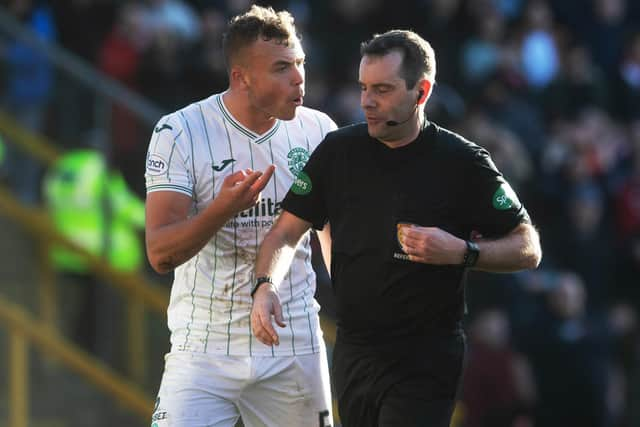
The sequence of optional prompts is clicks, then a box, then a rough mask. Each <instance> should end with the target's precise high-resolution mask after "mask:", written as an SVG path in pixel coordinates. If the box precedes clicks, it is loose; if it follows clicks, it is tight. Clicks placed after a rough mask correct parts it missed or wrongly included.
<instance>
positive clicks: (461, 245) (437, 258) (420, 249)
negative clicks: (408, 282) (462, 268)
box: [399, 225, 466, 265]
mask: <svg viewBox="0 0 640 427" xmlns="http://www.w3.org/2000/svg"><path fill="white" fill-rule="evenodd" d="M399 237H400V244H401V245H402V250H403V251H404V252H405V253H406V254H407V255H409V259H410V260H411V261H414V262H422V263H425V264H436V265H451V264H454V265H456V264H461V263H462V259H463V257H464V253H465V250H466V243H465V241H464V240H462V239H460V238H458V237H456V236H454V235H453V234H450V233H447V232H446V231H444V230H442V229H440V228H438V227H420V226H417V225H412V226H408V227H402V229H401V230H400V232H399Z"/></svg>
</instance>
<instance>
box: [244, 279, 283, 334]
mask: <svg viewBox="0 0 640 427" xmlns="http://www.w3.org/2000/svg"><path fill="white" fill-rule="evenodd" d="M271 316H273V319H274V320H275V322H276V324H277V325H278V326H280V327H281V328H284V327H285V326H286V325H285V323H284V321H283V319H282V306H281V305H280V297H278V292H276V289H275V287H274V285H273V284H272V283H265V284H264V285H262V286H260V287H259V288H258V290H257V291H256V292H255V294H254V295H253V306H252V307H251V330H252V331H253V335H255V337H256V338H257V339H258V341H260V342H261V343H263V344H266V345H279V344H280V337H279V336H278V333H277V332H276V330H275V329H274V327H273V323H271Z"/></svg>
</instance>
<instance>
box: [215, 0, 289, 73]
mask: <svg viewBox="0 0 640 427" xmlns="http://www.w3.org/2000/svg"><path fill="white" fill-rule="evenodd" d="M258 37H261V38H262V39H263V40H276V41H278V42H279V43H282V44H284V45H289V44H291V43H292V42H293V40H294V39H298V35H297V34H296V27H295V25H294V20H293V16H292V15H291V14H290V13H289V12H287V11H286V10H282V11H279V12H276V11H275V10H273V8H272V7H261V6H257V5H255V4H254V5H253V6H251V9H249V10H248V11H247V12H245V13H243V14H241V15H236V16H234V17H233V18H231V20H230V21H229V27H228V29H227V32H226V33H225V34H224V37H223V39H222V50H223V52H224V58H225V61H226V64H227V69H230V68H231V65H232V63H233V61H234V59H235V57H236V56H237V54H238V53H239V52H241V51H242V50H243V49H244V48H246V47H247V46H250V45H251V44H252V43H253V42H255V41H256V40H257V39H258Z"/></svg>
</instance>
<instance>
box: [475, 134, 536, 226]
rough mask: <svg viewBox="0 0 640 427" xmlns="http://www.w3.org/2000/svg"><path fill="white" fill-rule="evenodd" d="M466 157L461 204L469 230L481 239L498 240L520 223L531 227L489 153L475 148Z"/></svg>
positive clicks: (520, 204)
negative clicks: (473, 231) (476, 233)
mask: <svg viewBox="0 0 640 427" xmlns="http://www.w3.org/2000/svg"><path fill="white" fill-rule="evenodd" d="M468 154H469V156H468V157H467V159H468V161H467V166H468V167H466V168H465V169H466V170H465V179H464V185H465V187H466V190H465V191H464V202H463V204H465V205H466V206H465V211H466V212H467V215H469V220H470V223H469V226H470V227H471V228H472V229H473V230H476V231H478V232H480V233H481V234H482V235H483V236H484V237H499V236H503V235H505V234H507V233H509V232H510V231H511V230H513V229H514V228H515V227H516V226H517V225H518V224H520V223H523V222H525V223H530V222H531V221H530V219H529V214H528V213H527V210H526V209H525V208H524V206H523V205H522V203H521V202H520V200H519V199H518V196H517V195H516V193H515V191H513V189H512V188H511V186H510V185H509V183H508V182H507V181H506V180H505V179H504V177H503V176H502V174H501V173H500V172H499V171H498V169H497V168H496V166H495V164H494V163H493V161H492V160H491V157H490V156H489V153H488V152H487V151H486V150H484V149H483V148H481V147H478V146H475V145H474V146H472V147H471V150H470V151H469V152H468Z"/></svg>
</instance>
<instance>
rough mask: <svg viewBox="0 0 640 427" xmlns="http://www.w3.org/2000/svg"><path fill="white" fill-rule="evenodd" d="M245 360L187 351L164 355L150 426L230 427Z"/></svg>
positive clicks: (231, 426) (233, 423)
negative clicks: (163, 365)
mask: <svg viewBox="0 0 640 427" xmlns="http://www.w3.org/2000/svg"><path fill="white" fill-rule="evenodd" d="M248 371H249V367H248V364H247V362H246V360H243V359H240V358H230V357H226V356H208V355H200V354H190V353H172V354H169V355H167V358H166V362H165V370H164V374H163V376H162V382H161V384H160V391H159V392H158V397H157V399H156V407H155V409H154V412H153V415H152V424H151V425H152V427H205V426H206V427H233V426H234V425H235V424H236V422H237V420H238V418H239V415H240V414H239V411H238V408H237V406H236V405H235V403H234V402H235V400H236V399H237V398H238V396H239V395H240V390H241V388H242V387H243V385H244V383H245V382H246V375H245V372H248Z"/></svg>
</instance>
